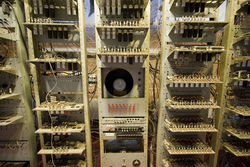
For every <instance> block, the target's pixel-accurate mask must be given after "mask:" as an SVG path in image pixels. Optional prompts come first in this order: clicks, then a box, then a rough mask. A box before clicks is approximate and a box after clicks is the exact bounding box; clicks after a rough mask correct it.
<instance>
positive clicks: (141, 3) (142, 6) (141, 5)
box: [138, 0, 144, 18]
mask: <svg viewBox="0 0 250 167" xmlns="http://www.w3.org/2000/svg"><path fill="white" fill-rule="evenodd" d="M138 5H139V7H140V9H139V17H140V18H143V10H144V4H143V0H138Z"/></svg>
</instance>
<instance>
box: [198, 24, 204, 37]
mask: <svg viewBox="0 0 250 167" xmlns="http://www.w3.org/2000/svg"><path fill="white" fill-rule="evenodd" d="M202 36H203V25H201V26H200V28H199V36H198V37H199V38H201V37H202Z"/></svg>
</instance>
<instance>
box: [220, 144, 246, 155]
mask: <svg viewBox="0 0 250 167" xmlns="http://www.w3.org/2000/svg"><path fill="white" fill-rule="evenodd" d="M223 145H224V147H225V148H226V149H227V150H228V151H229V152H231V153H232V154H234V155H235V156H237V157H245V156H250V151H246V152H243V151H242V149H241V148H239V147H237V146H235V145H233V144H232V143H229V142H224V144H223Z"/></svg>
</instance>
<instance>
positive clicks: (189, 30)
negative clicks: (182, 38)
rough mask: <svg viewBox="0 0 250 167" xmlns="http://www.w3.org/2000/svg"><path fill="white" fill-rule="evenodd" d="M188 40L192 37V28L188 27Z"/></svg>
mask: <svg viewBox="0 0 250 167" xmlns="http://www.w3.org/2000/svg"><path fill="white" fill-rule="evenodd" d="M187 36H188V38H191V37H192V36H193V26H192V25H189V26H188V35H187Z"/></svg>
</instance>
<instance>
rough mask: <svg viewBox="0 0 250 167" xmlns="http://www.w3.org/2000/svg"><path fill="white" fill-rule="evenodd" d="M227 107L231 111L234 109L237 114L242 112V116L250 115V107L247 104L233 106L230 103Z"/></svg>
mask: <svg viewBox="0 0 250 167" xmlns="http://www.w3.org/2000/svg"><path fill="white" fill-rule="evenodd" d="M227 109H228V110H229V111H232V112H234V113H236V114H240V115H242V116H250V108H249V107H247V106H236V107H233V106H230V105H227Z"/></svg>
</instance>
